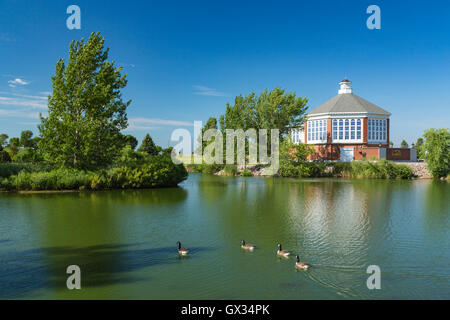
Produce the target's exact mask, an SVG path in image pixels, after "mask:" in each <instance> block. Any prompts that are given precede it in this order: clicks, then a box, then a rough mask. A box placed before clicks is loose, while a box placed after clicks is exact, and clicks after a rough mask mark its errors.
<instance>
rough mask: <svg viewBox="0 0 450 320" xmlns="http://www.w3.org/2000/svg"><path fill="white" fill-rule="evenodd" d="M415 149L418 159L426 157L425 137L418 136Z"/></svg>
mask: <svg viewBox="0 0 450 320" xmlns="http://www.w3.org/2000/svg"><path fill="white" fill-rule="evenodd" d="M414 149H416V150H417V159H424V157H425V150H424V141H423V138H418V139H417V141H416V145H415V146H414Z"/></svg>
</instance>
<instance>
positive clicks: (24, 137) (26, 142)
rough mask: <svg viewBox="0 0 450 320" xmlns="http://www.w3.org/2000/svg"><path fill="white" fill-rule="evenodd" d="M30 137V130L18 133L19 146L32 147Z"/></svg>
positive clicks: (31, 135)
mask: <svg viewBox="0 0 450 320" xmlns="http://www.w3.org/2000/svg"><path fill="white" fill-rule="evenodd" d="M32 137H33V132H32V131H31V130H25V131H22V133H21V134H20V140H19V146H21V147H24V148H31V147H33V141H32V139H31V138H32Z"/></svg>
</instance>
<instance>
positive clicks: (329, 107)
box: [308, 93, 391, 116]
mask: <svg viewBox="0 0 450 320" xmlns="http://www.w3.org/2000/svg"><path fill="white" fill-rule="evenodd" d="M335 112H368V113H377V114H383V115H387V116H390V115H391V114H390V113H389V112H387V111H386V110H384V109H382V108H380V107H378V106H376V105H374V104H373V103H371V102H369V101H367V100H365V99H363V98H361V97H360V96H357V95H356V94H353V93H344V94H338V95H337V96H335V97H333V98H331V99H330V100H328V101H327V102H325V103H324V104H321V105H320V106H318V107H317V108H315V109H314V110H312V111H310V112H308V115H315V114H320V113H335Z"/></svg>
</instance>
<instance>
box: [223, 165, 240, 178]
mask: <svg viewBox="0 0 450 320" xmlns="http://www.w3.org/2000/svg"><path fill="white" fill-rule="evenodd" d="M223 172H224V173H225V175H226V176H236V175H237V166H236V165H235V164H226V165H225V167H224V168H223Z"/></svg>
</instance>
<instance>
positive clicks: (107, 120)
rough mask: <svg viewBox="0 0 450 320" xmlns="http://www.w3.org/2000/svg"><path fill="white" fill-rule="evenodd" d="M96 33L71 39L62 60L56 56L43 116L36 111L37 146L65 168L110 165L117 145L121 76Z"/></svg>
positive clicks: (122, 116) (123, 120) (122, 118)
mask: <svg viewBox="0 0 450 320" xmlns="http://www.w3.org/2000/svg"><path fill="white" fill-rule="evenodd" d="M104 42H105V39H104V37H102V36H101V35H100V33H92V34H91V35H90V37H89V39H88V41H87V42H85V41H84V39H82V40H81V41H76V42H75V41H72V43H71V44H70V49H69V58H68V62H67V64H66V62H65V60H64V59H60V60H59V61H58V63H57V64H56V70H55V75H54V76H53V77H52V88H53V93H52V95H51V96H50V97H49V101H48V117H43V116H41V124H40V125H39V131H40V134H41V137H42V139H41V141H40V142H39V147H40V149H41V151H42V154H43V155H44V157H45V159H46V160H49V161H52V162H56V163H57V164H60V165H62V166H66V167H76V168H81V169H96V168H100V167H104V166H106V165H108V164H110V163H111V162H112V161H113V159H115V157H116V156H117V155H118V153H119V152H120V150H121V149H122V147H123V143H124V141H123V139H122V135H121V133H120V131H121V130H123V129H125V128H126V127H127V115H126V108H127V107H128V105H129V104H130V102H131V101H128V102H124V101H122V94H121V91H120V90H121V89H123V88H124V87H125V86H126V84H127V80H126V75H122V74H121V69H122V68H121V67H116V66H115V65H114V62H111V61H108V53H109V48H106V49H105V47H104Z"/></svg>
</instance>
